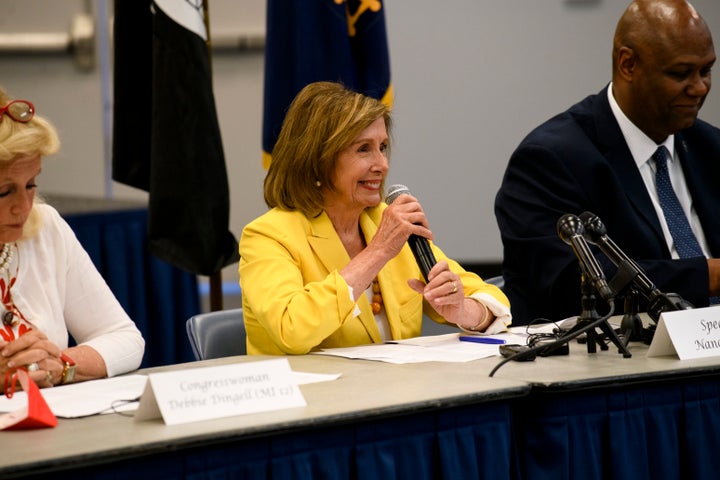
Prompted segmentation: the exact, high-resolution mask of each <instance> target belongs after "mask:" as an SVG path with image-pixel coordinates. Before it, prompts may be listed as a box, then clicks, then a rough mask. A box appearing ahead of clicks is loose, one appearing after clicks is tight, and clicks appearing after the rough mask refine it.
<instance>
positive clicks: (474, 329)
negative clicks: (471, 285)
mask: <svg viewBox="0 0 720 480" xmlns="http://www.w3.org/2000/svg"><path fill="white" fill-rule="evenodd" d="M478 303H479V302H478ZM481 305H482V306H483V307H485V315H483V318H482V320H480V321H479V322H478V323H477V325H475V326H473V327H470V328H468V329H467V330H470V331H471V332H481V331H482V330H484V329H482V328H480V327H482V326H483V324H485V322H486V321H487V320H488V319H490V309H489V308H488V306H487V305H485V304H484V303H481ZM489 324H490V322H488V325H489ZM485 328H487V326H486V327H485Z"/></svg>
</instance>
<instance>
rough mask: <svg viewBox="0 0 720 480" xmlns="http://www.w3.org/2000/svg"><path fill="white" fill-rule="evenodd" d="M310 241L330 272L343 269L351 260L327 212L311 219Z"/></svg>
mask: <svg viewBox="0 0 720 480" xmlns="http://www.w3.org/2000/svg"><path fill="white" fill-rule="evenodd" d="M308 243H309V244H310V247H311V248H312V249H313V252H315V255H317V257H318V259H319V260H320V261H321V262H322V264H323V265H324V266H325V268H326V269H327V271H328V272H332V271H333V270H341V269H342V268H343V267H344V266H345V265H347V264H348V262H350V256H349V255H348V254H347V251H346V250H345V247H344V246H343V244H342V242H341V241H340V237H338V234H337V232H336V231H335V227H333V224H332V222H331V221H330V217H328V216H327V215H326V214H325V212H323V213H321V214H320V215H319V216H318V217H316V218H311V219H310V233H309V235H308Z"/></svg>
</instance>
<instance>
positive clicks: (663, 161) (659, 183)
mask: <svg viewBox="0 0 720 480" xmlns="http://www.w3.org/2000/svg"><path fill="white" fill-rule="evenodd" d="M668 153H669V152H668V150H667V148H665V147H663V146H660V147H658V149H657V150H655V153H654V154H653V159H655V189H656V190H657V194H658V198H659V199H660V206H661V207H662V210H663V214H664V215H665V221H666V222H667V225H668V229H669V230H670V235H671V236H672V238H673V242H674V243H675V250H677V252H678V255H679V256H680V258H691V257H705V254H704V253H703V251H702V248H700V244H699V243H698V241H697V238H696V237H695V234H694V233H693V231H692V229H691V228H690V222H689V221H688V218H687V216H686V215H685V212H684V211H683V209H682V206H681V205H680V201H679V200H678V198H677V195H675V190H673V187H672V183H670V175H669V174H668V166H667V157H668ZM710 303H711V304H720V297H710Z"/></svg>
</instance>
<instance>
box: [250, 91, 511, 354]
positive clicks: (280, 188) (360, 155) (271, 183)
mask: <svg viewBox="0 0 720 480" xmlns="http://www.w3.org/2000/svg"><path fill="white" fill-rule="evenodd" d="M390 127H391V118H390V111H389V109H388V107H386V106H385V105H384V104H382V103H381V102H380V101H378V100H376V99H373V98H370V97H367V96H364V95H361V94H358V93H355V92H352V91H350V90H348V89H346V88H345V87H343V86H342V85H340V84H337V83H331V82H317V83H313V84H310V85H308V86H306V87H305V88H304V89H303V90H302V91H301V92H300V93H299V94H298V96H297V97H296V98H295V100H294V101H293V103H292V104H291V106H290V108H289V110H288V113H287V115H286V117H285V121H284V123H283V126H282V130H281V132H280V135H279V137H278V140H277V142H276V144H275V148H274V149H273V152H272V163H271V165H270V167H269V169H268V173H267V176H266V178H265V183H264V193H265V202H266V203H267V205H268V206H269V207H270V208H271V210H270V211H268V212H267V213H265V214H264V215H262V216H260V217H258V218H257V219H255V220H254V221H252V222H251V223H249V224H248V225H247V226H246V227H245V228H244V229H243V233H242V236H241V238H240V256H241V259H240V268H239V271H240V285H241V288H242V296H243V310H244V317H245V325H246V330H247V350H248V353H249V354H269V355H282V354H304V353H308V352H310V351H312V350H318V349H321V348H331V347H344V346H352V345H360V344H365V343H380V342H383V341H387V340H397V339H402V338H410V337H415V336H418V335H420V333H421V331H420V330H421V326H422V314H423V311H424V312H425V313H426V314H427V315H428V316H430V317H431V318H432V319H433V320H435V321H438V322H441V323H452V324H456V325H458V326H459V327H460V328H462V329H463V330H469V331H475V332H490V333H491V332H498V331H502V330H505V329H506V327H507V325H509V324H510V310H509V303H508V300H507V298H506V297H505V295H504V294H503V293H502V291H501V290H500V289H498V288H497V287H495V286H494V285H490V284H488V283H485V282H484V281H483V280H482V279H480V277H478V276H477V275H475V274H474V273H471V272H466V271H465V270H464V269H463V268H462V267H461V266H460V265H459V264H458V263H457V262H455V261H453V260H451V259H449V258H448V257H446V256H445V254H444V253H443V252H442V251H441V250H440V249H439V248H437V247H436V246H435V245H433V244H432V242H430V245H431V248H432V250H433V253H434V255H435V258H436V260H437V263H436V264H435V266H434V267H433V268H432V269H431V270H430V272H429V274H428V282H427V284H425V282H424V281H423V275H422V272H421V271H420V268H419V267H418V264H417V262H416V261H415V257H414V256H413V254H412V251H411V250H410V248H409V246H408V245H407V239H408V237H409V236H410V235H411V234H415V235H418V236H421V237H425V238H427V239H428V240H432V232H431V231H430V230H429V228H428V224H427V219H426V218H425V214H424V212H423V210H422V207H421V206H420V203H419V202H418V201H417V199H416V198H414V197H413V196H412V195H410V194H403V195H400V196H398V197H397V198H396V199H395V200H394V201H393V202H392V203H391V204H390V205H386V204H385V203H383V201H382V195H383V190H384V184H385V178H386V176H387V173H388V153H389V132H390Z"/></svg>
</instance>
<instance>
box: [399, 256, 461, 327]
mask: <svg viewBox="0 0 720 480" xmlns="http://www.w3.org/2000/svg"><path fill="white" fill-rule="evenodd" d="M408 285H410V288H412V289H413V290H415V291H416V292H418V293H421V294H422V295H423V296H424V297H425V299H426V300H427V301H428V302H429V303H430V305H431V306H432V307H433V308H434V309H435V311H436V312H437V313H439V314H440V315H442V317H443V318H444V319H445V320H447V321H448V322H451V323H462V319H463V317H464V306H465V294H464V293H463V284H462V281H461V280H460V277H459V276H458V275H457V274H456V273H454V272H452V271H451V270H450V267H449V266H448V264H447V262H446V261H445V260H441V261H439V262H437V263H436V264H435V266H434V267H433V268H432V269H431V270H430V272H429V274H428V283H427V285H426V284H424V283H423V282H421V281H420V280H418V279H416V278H411V279H410V280H408Z"/></svg>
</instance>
